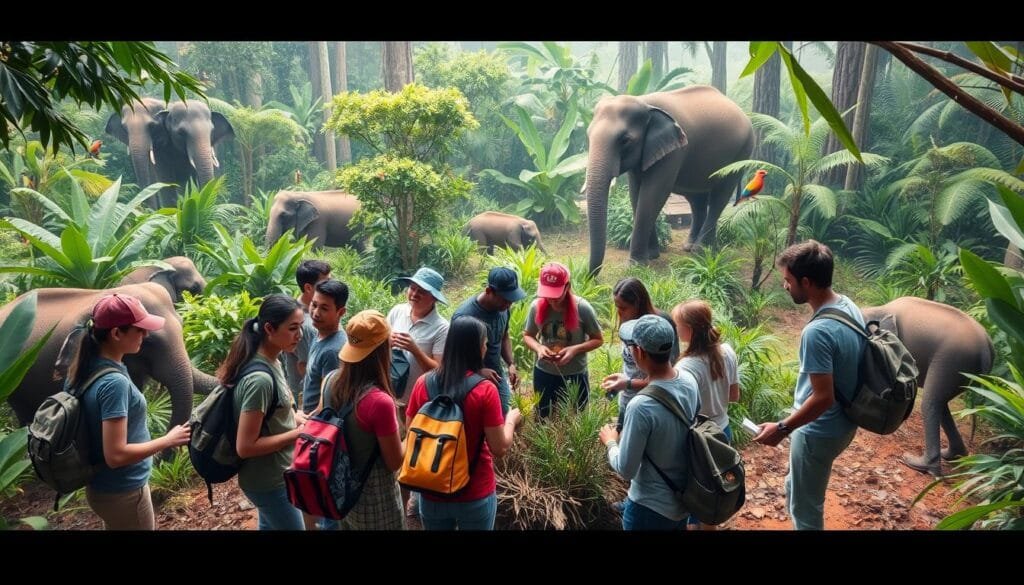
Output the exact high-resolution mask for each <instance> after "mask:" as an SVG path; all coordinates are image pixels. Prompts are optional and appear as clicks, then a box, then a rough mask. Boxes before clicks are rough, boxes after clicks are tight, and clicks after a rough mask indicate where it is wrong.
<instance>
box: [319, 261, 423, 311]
mask: <svg viewBox="0 0 1024 585" xmlns="http://www.w3.org/2000/svg"><path fill="white" fill-rule="evenodd" d="M332 268H333V266H332ZM345 284H347V285H348V302H347V303H346V305H345V306H346V307H347V308H348V312H347V314H348V315H355V314H356V313H358V312H359V311H363V310H366V309H376V310H378V311H380V312H382V313H384V314H385V315H386V314H387V312H388V311H389V310H391V307H393V306H395V305H397V304H399V303H403V302H405V298H404V296H402V295H394V294H391V285H390V284H389V283H387V282H382V281H380V280H375V279H371V278H366V277H365V276H361V275H352V276H349V278H348V280H346V281H345ZM439 306H440V305H439Z"/></svg>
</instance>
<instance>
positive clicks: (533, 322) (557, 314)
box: [523, 262, 604, 417]
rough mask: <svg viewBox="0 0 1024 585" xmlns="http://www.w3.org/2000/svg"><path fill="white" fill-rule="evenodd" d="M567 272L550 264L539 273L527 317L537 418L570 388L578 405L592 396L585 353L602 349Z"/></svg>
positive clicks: (590, 313) (597, 329) (592, 316)
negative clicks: (574, 388)
mask: <svg viewBox="0 0 1024 585" xmlns="http://www.w3.org/2000/svg"><path fill="white" fill-rule="evenodd" d="M569 276H570V275H569V269H568V268H566V267H565V266H563V265H562V264H559V263H558V262H549V263H547V264H545V265H544V266H542V267H541V269H540V285H539V286H538V288H537V298H536V299H534V301H533V303H532V304H531V305H530V312H529V314H527V316H526V330H525V331H524V332H523V341H524V342H525V343H526V347H528V348H530V349H531V350H532V351H533V352H534V353H536V354H537V361H536V362H535V364H534V367H533V387H534V391H536V392H538V393H540V403H539V404H538V411H539V412H540V416H541V417H547V416H548V415H550V414H551V407H552V405H553V404H554V402H555V401H556V400H563V399H565V398H566V397H567V395H568V394H567V393H568V389H567V388H568V385H569V384H574V385H576V386H577V387H578V388H579V394H578V396H577V402H576V406H577V408H578V409H582V408H583V407H584V406H586V404H587V401H588V400H589V398H590V381H589V379H588V375H587V352H588V351H593V350H595V349H597V348H598V347H601V343H603V341H604V337H603V336H602V334H601V326H600V325H599V324H598V322H597V313H595V312H594V308H593V307H592V306H590V303H589V302H588V301H587V300H586V299H583V298H580V297H577V296H576V295H574V294H572V286H571V285H570V284H569Z"/></svg>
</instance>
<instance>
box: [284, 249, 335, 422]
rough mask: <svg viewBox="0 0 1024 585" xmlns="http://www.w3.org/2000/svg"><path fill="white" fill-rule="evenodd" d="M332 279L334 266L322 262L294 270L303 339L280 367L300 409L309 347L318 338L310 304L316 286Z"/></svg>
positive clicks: (301, 265) (318, 261)
mask: <svg viewBox="0 0 1024 585" xmlns="http://www.w3.org/2000/svg"><path fill="white" fill-rule="evenodd" d="M330 277H331V266H330V265H329V264H327V263H326V262H324V261H323V260H303V261H302V263H300V264H299V267H298V268H296V269H295V282H297V283H298V284H299V290H300V291H301V292H300V294H299V302H300V303H302V311H303V314H304V317H303V320H302V339H300V340H299V343H298V344H297V345H296V346H295V349H294V350H293V351H283V352H281V363H282V364H283V365H284V372H285V376H286V378H287V380H288V387H289V388H291V391H292V394H293V395H294V397H293V402H294V404H295V405H297V406H296V408H298V406H299V405H301V404H302V398H301V394H302V380H303V378H304V377H305V376H306V363H307V361H308V360H309V346H310V345H311V344H312V343H313V340H315V339H316V338H317V337H318V334H317V331H316V327H313V319H312V317H310V316H309V303H310V302H311V301H312V300H313V293H314V292H316V285H317V283H318V282H320V281H322V280H327V279H328V278H330Z"/></svg>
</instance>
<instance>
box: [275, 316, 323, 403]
mask: <svg viewBox="0 0 1024 585" xmlns="http://www.w3.org/2000/svg"><path fill="white" fill-rule="evenodd" d="M302 310H303V312H304V313H305V317H304V318H303V319H302V339H300V340H299V344H298V345H296V346H295V352H294V353H292V352H285V351H282V352H281V353H280V355H279V356H278V359H279V360H280V362H281V365H282V367H283V368H284V375H285V379H286V380H287V381H288V388H290V389H291V391H292V395H293V396H294V403H295V404H298V403H299V394H300V393H301V392H302V376H301V375H299V368H298V364H299V362H307V364H306V365H307V367H308V365H309V364H308V361H309V348H310V346H312V345H313V342H314V341H316V339H317V337H318V336H319V335H320V333H319V332H318V331H317V330H316V327H313V319H312V318H311V317H310V316H309V309H308V307H302Z"/></svg>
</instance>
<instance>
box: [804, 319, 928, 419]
mask: <svg viewBox="0 0 1024 585" xmlns="http://www.w3.org/2000/svg"><path fill="white" fill-rule="evenodd" d="M814 319H831V320H833V321H839V322H840V323H842V324H843V325H846V326H847V327H849V328H850V329H853V330H854V331H856V332H857V333H858V334H860V336H861V337H863V338H864V339H866V340H867V345H866V346H865V347H864V353H863V354H862V355H861V358H860V365H859V366H858V368H857V370H858V372H857V385H856V387H855V389H854V394H853V399H852V400H848V399H847V398H846V397H845V396H843V395H842V393H840V392H835V395H836V400H838V401H839V403H840V404H842V406H843V412H844V413H845V414H846V416H847V417H849V418H850V420H852V421H853V422H855V423H857V426H859V427H860V428H862V429H867V430H869V431H871V432H873V433H878V434H880V435H888V434H889V433H891V432H893V431H895V430H896V429H898V428H899V427H900V425H901V424H903V421H905V420H907V417H909V416H910V413H911V412H912V411H913V410H914V400H915V399H916V398H917V375H918V370H917V362H915V361H914V356H912V355H910V351H909V350H907V347H906V346H905V345H903V342H902V341H900V338H899V337H896V334H895V333H893V332H892V331H889V330H886V329H882V328H881V326H879V323H878V321H870V322H868V323H867V326H866V328H865V327H861V326H860V324H859V323H857V322H856V321H854V320H853V319H851V318H850V316H849V315H847V314H846V313H845V312H843V311H840V310H839V309H832V308H828V309H822V311H821V312H820V313H818V314H817V315H816V316H815V317H814ZM814 319H812V321H813V320H814Z"/></svg>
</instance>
